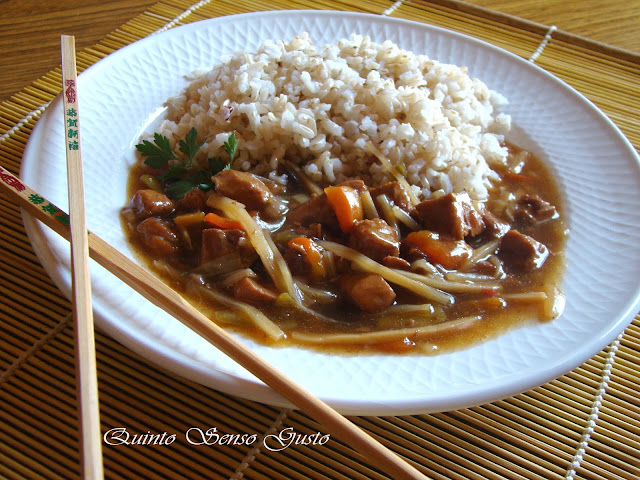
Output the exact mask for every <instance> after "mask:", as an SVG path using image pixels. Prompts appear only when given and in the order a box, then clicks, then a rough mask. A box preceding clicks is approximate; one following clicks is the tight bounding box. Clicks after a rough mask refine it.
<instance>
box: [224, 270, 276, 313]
mask: <svg viewBox="0 0 640 480" xmlns="http://www.w3.org/2000/svg"><path fill="white" fill-rule="evenodd" d="M233 296H234V297H235V298H236V299H238V300H240V301H242V302H245V303H249V304H251V305H255V306H261V305H268V304H270V303H273V302H275V301H276V299H277V298H278V292H277V291H276V290H274V289H273V288H270V287H267V286H265V285H262V284H261V283H260V282H258V281H257V280H256V279H255V278H251V277H248V276H247V277H243V278H242V279H241V280H238V281H237V282H235V283H234V284H233Z"/></svg>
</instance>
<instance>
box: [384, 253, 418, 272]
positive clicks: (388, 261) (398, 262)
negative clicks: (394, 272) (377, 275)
mask: <svg viewBox="0 0 640 480" xmlns="http://www.w3.org/2000/svg"><path fill="white" fill-rule="evenodd" d="M382 264H383V265H384V266H385V267H389V268H395V269H398V270H411V264H410V263H409V262H407V261H406V260H405V259H404V258H400V257H394V256H391V255H389V256H387V257H384V258H383V259H382Z"/></svg>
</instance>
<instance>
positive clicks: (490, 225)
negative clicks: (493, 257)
mask: <svg viewBox="0 0 640 480" xmlns="http://www.w3.org/2000/svg"><path fill="white" fill-rule="evenodd" d="M482 221H483V222H484V230H483V232H482V234H483V238H486V239H487V240H494V239H496V238H501V237H503V236H504V234H505V233H507V232H508V231H509V230H511V226H510V225H509V224H508V223H507V222H504V221H502V220H500V219H499V218H498V217H496V216H495V215H494V214H493V213H491V212H489V211H488V210H485V211H484V212H483V213H482Z"/></svg>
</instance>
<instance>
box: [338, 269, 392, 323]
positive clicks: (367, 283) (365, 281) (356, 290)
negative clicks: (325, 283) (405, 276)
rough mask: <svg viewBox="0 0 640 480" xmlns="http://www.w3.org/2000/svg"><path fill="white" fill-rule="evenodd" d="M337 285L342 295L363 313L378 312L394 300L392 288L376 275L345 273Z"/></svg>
mask: <svg viewBox="0 0 640 480" xmlns="http://www.w3.org/2000/svg"><path fill="white" fill-rule="evenodd" d="M338 283H339V286H340V289H341V290H342V292H343V293H344V295H345V296H346V297H347V298H348V299H349V300H350V301H351V302H353V303H354V304H355V305H356V306H357V307H358V308H359V309H360V310H362V311H363V312H368V313H374V312H379V311H380V310H383V309H384V308H387V307H388V306H390V305H391V304H393V302H394V301H395V299H396V294H395V292H394V291H393V288H391V286H390V285H389V284H388V283H387V281H386V280H385V279H384V278H382V276H380V275H378V274H377V273H345V274H344V275H342V276H341V277H340V278H339V280H338Z"/></svg>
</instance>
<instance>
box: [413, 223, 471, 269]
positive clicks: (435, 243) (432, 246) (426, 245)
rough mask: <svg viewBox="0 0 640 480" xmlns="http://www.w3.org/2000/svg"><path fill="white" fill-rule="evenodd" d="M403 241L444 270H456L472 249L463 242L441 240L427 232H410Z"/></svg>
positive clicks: (438, 236)
mask: <svg viewBox="0 0 640 480" xmlns="http://www.w3.org/2000/svg"><path fill="white" fill-rule="evenodd" d="M405 241H406V242H407V243H408V244H409V245H413V246H414V247H416V248H417V249H418V250H420V251H421V252H422V253H424V254H425V255H426V256H428V257H429V259H430V260H431V261H432V262H434V263H437V264H439V265H442V266H443V267H444V268H448V269H456V268H458V267H460V265H462V263H463V262H464V261H465V260H466V259H467V258H469V257H470V256H471V254H472V253H473V249H472V248H471V247H470V246H469V245H468V244H467V243H466V242H465V241H464V240H452V239H448V238H441V237H440V235H438V234H437V233H434V232H431V231H429V230H421V231H419V232H411V233H410V234H409V235H407V237H406V239H405Z"/></svg>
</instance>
